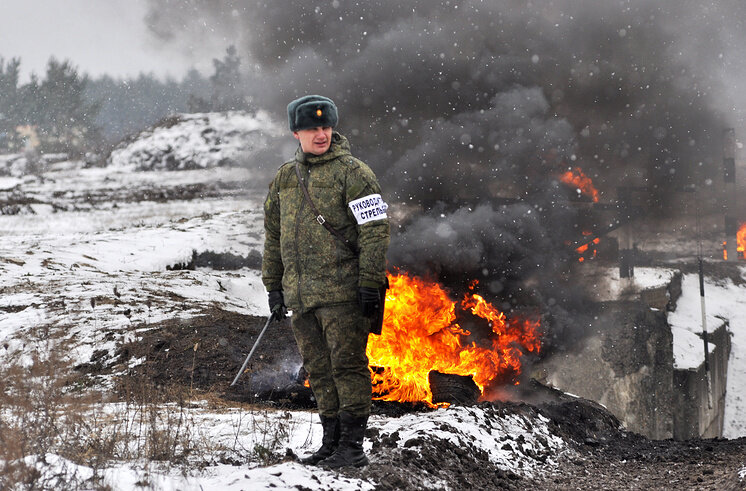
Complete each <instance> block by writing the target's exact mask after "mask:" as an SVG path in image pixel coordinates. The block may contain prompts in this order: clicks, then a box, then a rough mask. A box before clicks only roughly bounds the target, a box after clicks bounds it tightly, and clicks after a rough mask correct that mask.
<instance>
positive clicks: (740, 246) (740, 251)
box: [723, 222, 746, 261]
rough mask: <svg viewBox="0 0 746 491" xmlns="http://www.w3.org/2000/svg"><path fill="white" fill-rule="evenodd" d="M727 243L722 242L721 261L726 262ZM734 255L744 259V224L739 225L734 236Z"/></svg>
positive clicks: (745, 255) (745, 232)
mask: <svg viewBox="0 0 746 491" xmlns="http://www.w3.org/2000/svg"><path fill="white" fill-rule="evenodd" d="M727 246H728V241H727V240H724V241H723V260H725V261H727V260H728V249H727ZM736 254H737V256H736V257H737V258H739V259H746V222H745V223H742V224H741V228H739V229H738V232H737V234H736Z"/></svg>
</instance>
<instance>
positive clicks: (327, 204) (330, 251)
mask: <svg viewBox="0 0 746 491" xmlns="http://www.w3.org/2000/svg"><path fill="white" fill-rule="evenodd" d="M296 163H297V165H298V166H299V169H300V171H301V175H302V176H303V180H304V181H305V183H306V187H307V188H308V192H309V194H310V195H311V200H312V201H313V203H314V205H315V206H316V209H317V210H318V211H319V213H320V214H321V215H322V216H323V217H324V219H326V221H327V222H328V223H329V224H330V225H331V226H332V227H334V228H335V229H336V230H337V231H338V232H339V233H341V234H342V235H343V236H344V237H346V238H347V240H349V241H350V242H351V243H352V244H353V245H354V246H355V248H356V249H357V250H358V254H354V253H353V252H352V251H351V250H350V249H349V248H348V247H347V245H345V244H344V243H343V242H342V241H341V240H339V239H338V238H337V237H335V236H334V235H332V234H331V232H330V231H329V230H327V229H326V228H324V226H322V225H321V224H320V223H319V222H318V221H317V220H316V217H315V215H314V213H313V212H312V211H311V209H310V207H309V205H308V203H306V200H305V198H304V196H303V191H302V190H301V188H300V186H299V185H298V178H297V176H296V173H295V165H296ZM380 193H381V189H380V187H379V185H378V181H377V180H376V176H375V174H373V171H371V170H370V168H369V167H368V166H367V165H365V164H364V163H363V162H361V161H360V160H358V159H356V158H355V157H353V156H352V155H351V154H350V144H349V143H348V141H347V139H346V138H345V137H344V136H342V135H340V134H339V133H336V132H334V133H333V134H332V144H331V146H330V147H329V150H328V151H327V152H326V153H324V154H322V155H318V156H317V155H311V154H305V153H303V152H302V151H301V150H300V148H299V149H298V151H297V152H296V154H295V158H294V159H293V160H291V161H289V162H286V163H285V164H283V165H282V167H280V169H279V170H278V172H277V176H275V179H274V180H273V181H272V183H271V184H270V185H269V193H268V194H267V199H266V200H265V202H264V231H265V242H264V256H263V262H262V280H263V282H264V286H265V287H266V289H267V291H272V290H283V293H284V297H285V305H286V306H287V307H288V308H289V309H291V310H294V311H299V312H303V311H306V310H309V309H313V308H316V307H319V306H328V305H334V304H341V303H348V302H355V301H357V287H358V286H370V287H374V288H377V287H379V286H381V285H382V284H383V283H384V280H385V274H386V250H387V249H388V245H389V220H388V217H387V215H386V212H385V210H386V205H385V203H384V202H383V200H382V199H381V196H380Z"/></svg>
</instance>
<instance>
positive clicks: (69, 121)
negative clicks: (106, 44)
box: [28, 58, 100, 153]
mask: <svg viewBox="0 0 746 491" xmlns="http://www.w3.org/2000/svg"><path fill="white" fill-rule="evenodd" d="M87 83H88V77H87V76H85V75H83V76H80V75H79V74H78V71H77V69H76V68H75V67H73V66H72V65H71V64H70V62H69V61H63V62H59V61H57V60H56V59H54V58H51V59H50V60H49V63H48V64H47V72H46V78H45V79H44V80H43V81H42V82H41V84H40V85H38V88H36V89H35V90H31V91H29V94H28V95H29V98H30V99H35V102H36V103H37V104H39V103H41V105H37V107H36V108H35V109H36V111H35V114H33V115H32V117H33V119H34V120H35V121H33V122H34V123H35V124H37V125H38V128H39V136H40V138H41V142H42V150H43V151H47V152H56V151H64V152H72V153H79V152H82V151H83V150H84V149H85V147H86V146H87V144H89V143H91V142H93V141H97V140H98V134H97V129H96V127H95V124H94V121H95V119H96V115H97V114H98V111H99V109H100V105H99V104H98V103H89V102H88V101H87V100H86V98H85V94H84V92H85V87H86V84H87ZM29 102H32V101H29Z"/></svg>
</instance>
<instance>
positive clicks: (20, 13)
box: [0, 0, 225, 79]
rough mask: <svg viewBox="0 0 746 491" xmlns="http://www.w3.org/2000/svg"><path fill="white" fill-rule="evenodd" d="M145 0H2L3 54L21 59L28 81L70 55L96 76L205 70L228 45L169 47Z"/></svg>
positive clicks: (0, 48)
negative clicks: (151, 28) (148, 20)
mask: <svg viewBox="0 0 746 491" xmlns="http://www.w3.org/2000/svg"><path fill="white" fill-rule="evenodd" d="M145 11H146V2H145V1H144V0H0V57H2V58H5V60H8V59H10V58H13V57H20V58H21V69H22V71H23V74H24V79H26V78H27V77H28V75H29V73H30V72H31V71H33V72H35V73H37V74H39V75H43V74H44V71H45V67H46V64H47V61H48V60H49V57H50V56H55V57H56V58H57V59H60V60H64V59H69V60H70V61H72V62H73V64H74V65H75V66H77V67H78V68H79V69H80V71H82V72H85V73H87V74H89V75H91V76H93V77H97V76H99V75H102V74H104V73H108V74H110V75H112V76H116V77H125V76H134V75H137V74H138V73H140V72H153V73H155V74H156V75H159V76H166V75H169V74H170V75H173V76H177V77H178V76H181V75H183V74H184V73H185V72H186V70H188V69H189V67H191V66H195V67H196V68H198V69H200V70H202V71H206V70H208V71H209V69H210V68H211V63H212V58H219V57H221V56H222V55H223V54H224V49H225V47H223V46H221V47H217V46H215V45H214V44H213V45H212V47H210V48H208V47H207V46H205V45H198V46H196V47H192V46H181V47H180V49H179V50H178V51H177V50H175V48H174V47H173V46H171V47H170V48H165V47H163V46H161V45H160V44H159V43H158V42H157V41H156V40H155V39H154V38H153V36H151V35H150V34H149V33H148V31H147V29H146V26H145V23H144V21H143V17H144V15H145Z"/></svg>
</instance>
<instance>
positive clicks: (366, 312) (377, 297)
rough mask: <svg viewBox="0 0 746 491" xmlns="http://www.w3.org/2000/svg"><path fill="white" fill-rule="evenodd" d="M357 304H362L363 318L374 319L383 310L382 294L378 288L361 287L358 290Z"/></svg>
mask: <svg viewBox="0 0 746 491" xmlns="http://www.w3.org/2000/svg"><path fill="white" fill-rule="evenodd" d="M357 303H359V304H360V310H362V311H363V316H365V317H373V316H374V315H375V314H376V312H378V311H379V310H380V308H381V293H380V292H379V291H378V288H371V287H369V286H360V287H358V289H357Z"/></svg>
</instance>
